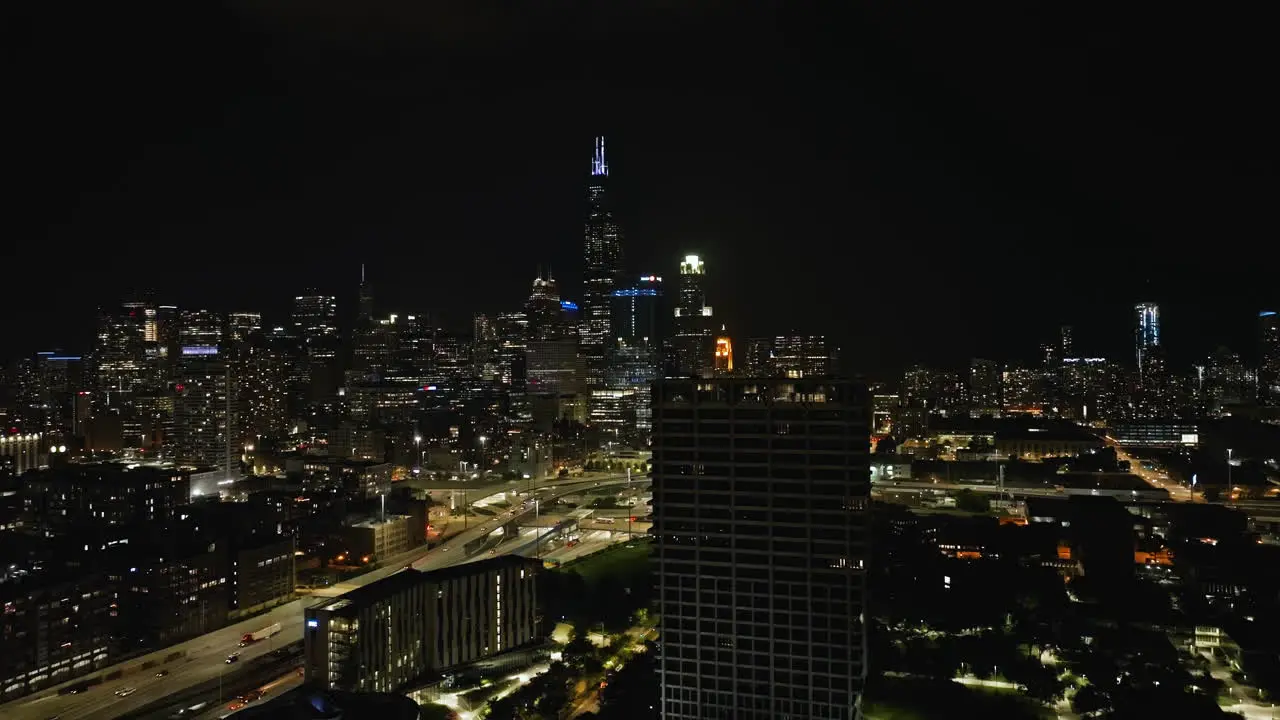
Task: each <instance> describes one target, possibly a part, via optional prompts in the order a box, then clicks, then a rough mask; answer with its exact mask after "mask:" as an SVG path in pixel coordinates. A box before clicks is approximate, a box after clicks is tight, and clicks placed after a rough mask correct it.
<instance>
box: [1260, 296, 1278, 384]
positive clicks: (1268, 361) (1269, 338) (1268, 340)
mask: <svg viewBox="0 0 1280 720" xmlns="http://www.w3.org/2000/svg"><path fill="white" fill-rule="evenodd" d="M1258 350H1259V356H1258V402H1259V404H1262V405H1271V406H1275V405H1280V314H1276V312H1275V311H1274V310H1264V311H1263V312H1260V313H1258Z"/></svg>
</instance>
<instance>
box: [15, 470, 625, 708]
mask: <svg viewBox="0 0 1280 720" xmlns="http://www.w3.org/2000/svg"><path fill="white" fill-rule="evenodd" d="M640 480H641V479H640V478H633V479H632V481H631V482H632V483H635V482H637V481H640ZM644 480H647V478H644ZM627 482H628V480H627V477H626V476H625V475H610V476H597V477H588V478H553V479H549V480H546V481H544V482H543V483H542V484H541V485H536V484H535V485H532V486H531V487H530V489H529V491H528V492H529V493H530V499H534V498H536V499H537V500H539V501H540V502H544V503H545V502H548V501H551V500H555V499H557V498H560V497H562V496H565V495H572V494H575V493H581V492H583V491H584V490H588V489H591V488H593V487H606V486H617V485H626V484H627ZM504 486H505V488H506V489H508V490H510V489H519V490H524V489H525V488H524V487H523V486H521V484H520V483H518V482H516V483H504ZM527 512H532V506H530V507H529V508H527V509H526V508H525V507H523V506H516V507H514V508H511V509H508V510H506V511H503V512H502V513H500V514H498V515H496V516H494V517H492V518H485V519H476V522H475V524H474V525H472V526H470V527H468V528H467V529H466V530H464V531H463V532H461V533H459V534H457V535H455V536H453V537H451V538H449V539H448V540H447V541H445V542H444V543H442V544H440V545H439V546H437V547H433V548H431V549H430V550H428V549H426V548H418V549H415V550H412V551H410V552H408V553H405V554H403V555H400V556H397V557H394V558H387V559H386V560H385V561H384V562H383V566H382V567H380V568H378V569H376V570H373V571H370V572H367V573H365V574H363V575H360V576H358V577H355V578H352V579H351V580H347V581H345V582H342V583H338V584H337V585H334V586H332V587H329V588H324V589H323V590H319V591H316V592H313V593H310V594H308V595H305V596H303V597H301V598H299V599H298V600H294V601H292V602H288V603H285V604H283V605H280V606H278V607H276V608H274V609H272V610H270V611H268V612H266V613H264V614H262V615H258V616H257V617H255V618H252V619H250V620H245V621H242V622H238V623H235V624H234V625H229V626H227V627H224V628H221V629H219V630H215V631H213V632H210V633H207V634H205V635H201V636H199V637H197V638H194V639H192V640H187V641H186V642H183V643H179V644H177V645H173V646H170V647H167V648H164V649H162V650H157V651H155V652H152V653H150V654H147V655H143V656H140V657H138V658H135V659H132V660H128V661H125V662H122V663H118V664H116V665H113V666H111V667H108V668H105V669H103V670H100V671H98V672H95V673H92V674H90V675H86V676H83V677H79V678H75V679H73V680H68V681H67V682H64V683H62V684H61V685H55V686H53V687H51V688H48V689H45V690H41V691H39V692H37V693H34V694H32V695H28V696H26V697H22V698H18V699H16V700H12V701H10V702H7V703H4V704H2V705H0V718H4V720H47V719H48V718H55V717H56V718H58V720H107V719H109V718H117V717H121V716H123V715H127V714H130V713H133V712H135V711H137V710H139V709H142V708H145V707H148V706H154V705H155V704H156V703H157V702H158V701H160V700H162V699H164V698H166V697H168V696H171V695H174V694H177V693H180V692H182V691H184V690H187V689H188V688H192V687H194V686H198V685H201V684H202V683H208V682H210V681H214V682H217V681H219V679H220V678H221V682H222V683H224V684H225V683H227V682H228V681H232V680H236V681H243V680H244V677H245V674H246V673H249V672H252V671H253V670H254V667H255V666H257V665H259V664H260V663H258V662H255V661H257V660H258V659H259V658H263V657H264V656H266V655H267V654H268V653H271V652H272V651H273V650H275V649H276V648H279V647H281V646H284V645H288V644H291V643H295V642H298V641H300V640H302V610H303V608H304V607H307V606H309V605H311V604H312V603H314V602H316V599H315V598H317V597H332V596H334V595H340V594H342V593H345V592H347V591H349V590H354V589H356V588H358V587H362V586H364V585H368V584H369V583H372V582H376V581H378V580H381V579H382V578H385V577H387V576H389V575H391V574H392V573H395V572H399V571H400V570H402V569H404V566H405V565H412V566H413V567H414V569H417V570H423V571H429V570H436V569H439V568H444V567H449V566H450V565H457V564H459V563H463V562H467V561H468V560H475V559H479V557H480V555H471V556H468V555H467V554H466V553H465V552H464V551H463V548H465V547H466V546H467V545H468V544H469V543H471V542H473V541H475V540H483V539H484V538H485V537H487V536H489V535H490V534H491V533H493V531H494V530H496V529H498V528H500V527H503V526H505V525H507V524H509V523H512V522H513V520H514V519H515V518H516V517H518V516H521V515H524V514H526V513H527ZM273 623H280V628H281V629H280V632H279V633H277V634H276V635H275V636H273V637H272V638H269V639H267V640H263V641H260V642H258V643H255V644H253V645H250V646H249V647H246V648H239V647H237V645H238V644H239V642H240V638H241V637H242V636H243V635H244V634H245V633H251V632H255V631H257V630H260V629H262V628H264V627H267V626H269V625H272V624H273ZM236 652H238V653H239V659H238V660H237V661H236V662H235V663H232V664H227V663H225V662H224V661H225V659H226V658H227V656H228V655H230V654H231V653H236ZM161 672H163V673H165V674H164V676H163V677H157V674H158V673H161ZM267 679H269V678H262V680H264V681H265V680H267ZM86 682H88V683H92V685H91V686H90V687H89V688H88V689H87V690H86V691H84V692H80V693H77V694H74V695H64V694H59V690H62V689H65V688H68V687H71V686H75V685H79V684H81V683H86ZM125 690H127V691H128V694H126V695H123V696H121V695H117V694H116V693H117V691H125Z"/></svg>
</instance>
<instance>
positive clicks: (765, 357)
mask: <svg viewBox="0 0 1280 720" xmlns="http://www.w3.org/2000/svg"><path fill="white" fill-rule="evenodd" d="M741 358H742V360H741V362H742V374H743V375H744V376H746V377H770V376H771V375H773V338H758V337H757V338H747V341H746V343H745V345H744V349H743V351H742V353H741Z"/></svg>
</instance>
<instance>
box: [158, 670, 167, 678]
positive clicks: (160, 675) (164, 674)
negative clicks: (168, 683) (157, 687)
mask: <svg viewBox="0 0 1280 720" xmlns="http://www.w3.org/2000/svg"><path fill="white" fill-rule="evenodd" d="M168 676H169V671H168V670H161V671H160V672H158V673H156V677H158V678H162V677H168Z"/></svg>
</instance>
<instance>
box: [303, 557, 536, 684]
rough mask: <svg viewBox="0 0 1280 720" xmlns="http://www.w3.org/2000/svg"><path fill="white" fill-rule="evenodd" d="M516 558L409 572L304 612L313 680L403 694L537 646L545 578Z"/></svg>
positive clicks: (308, 664)
mask: <svg viewBox="0 0 1280 720" xmlns="http://www.w3.org/2000/svg"><path fill="white" fill-rule="evenodd" d="M540 567H541V564H540V563H538V562H536V561H533V560H529V559H526V558H522V557H519V556H516V555H503V556H499V557H495V558H490V559H488V560H481V561H479V562H474V563H468V564H464V565H454V566H452V567H449V568H444V569H442V570H436V571H433V572H428V573H423V572H418V571H416V570H403V571H401V572H398V573H396V574H394V575H391V576H389V577H387V578H384V579H383V580H380V581H378V582H375V583H371V584H369V585H366V586H364V587H362V588H359V589H356V590H353V591H351V592H349V593H346V594H345V595H342V596H340V597H337V598H332V599H328V600H325V601H324V602H322V603H319V604H317V605H315V606H313V607H310V608H307V609H306V610H305V611H304V618H305V620H304V629H303V633H304V635H303V640H304V646H305V650H304V657H305V661H306V678H307V682H309V683H313V684H315V685H317V686H319V687H322V688H325V689H329V690H350V691H356V692H395V691H398V690H400V689H402V688H404V687H405V686H407V685H408V684H410V683H412V682H414V681H416V680H420V679H423V678H424V677H426V676H428V675H430V674H433V673H439V672H441V671H443V670H447V669H450V668H457V667H461V666H464V665H467V664H469V663H472V662H476V661H478V660H483V659H485V658H488V657H492V656H494V655H498V654H501V653H503V652H506V651H508V650H514V649H517V648H520V647H524V646H528V645H530V644H532V643H534V642H535V641H537V640H539V639H540V637H541V634H540V631H539V622H540V615H539V610H538V581H537V571H538V569H539V568H540Z"/></svg>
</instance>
